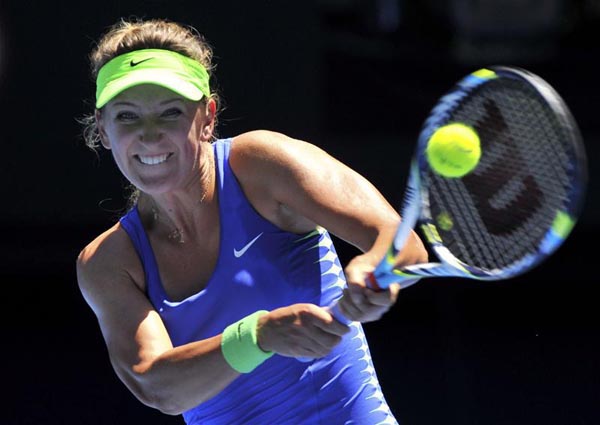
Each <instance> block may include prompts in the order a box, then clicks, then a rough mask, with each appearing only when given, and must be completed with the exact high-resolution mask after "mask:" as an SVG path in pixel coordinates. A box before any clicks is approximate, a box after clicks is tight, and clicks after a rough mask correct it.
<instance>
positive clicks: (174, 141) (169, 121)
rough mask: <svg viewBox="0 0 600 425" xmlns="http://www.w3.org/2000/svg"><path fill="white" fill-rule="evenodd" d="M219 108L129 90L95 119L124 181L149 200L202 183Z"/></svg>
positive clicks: (147, 88)
mask: <svg viewBox="0 0 600 425" xmlns="http://www.w3.org/2000/svg"><path fill="white" fill-rule="evenodd" d="M214 112H215V105H214V102H213V101H209V102H208V103H207V104H206V105H205V104H204V103H200V102H193V101H189V100H187V99H185V98H183V97H182V96H180V95H178V94H176V93H174V92H172V91H170V90H168V89H166V88H163V87H160V86H156V85H150V84H145V85H139V86H135V87H132V88H130V89H128V90H125V91H124V92H122V93H121V94H119V95H118V96H116V97H115V98H114V99H112V100H111V101H110V102H109V103H107V104H106V105H105V106H104V108H103V109H102V112H98V113H97V117H96V118H97V122H98V129H99V132H100V137H101V140H102V145H103V146H104V147H105V148H107V149H110V150H112V154H113V157H114V159H115V162H116V164H117V166H118V167H119V169H120V170H121V172H122V173H123V175H124V176H125V177H126V178H127V179H128V180H129V181H130V182H131V183H132V184H133V185H135V186H136V187H138V188H139V189H140V190H142V191H143V192H146V193H149V194H160V193H165V192H168V191H174V190H178V189H184V188H185V187H186V185H191V184H193V183H194V181H195V180H197V179H198V178H200V173H199V172H198V171H199V159H200V156H201V154H202V149H207V148H209V147H210V144H209V143H205V142H208V141H210V138H211V136H212V130H213V123H214Z"/></svg>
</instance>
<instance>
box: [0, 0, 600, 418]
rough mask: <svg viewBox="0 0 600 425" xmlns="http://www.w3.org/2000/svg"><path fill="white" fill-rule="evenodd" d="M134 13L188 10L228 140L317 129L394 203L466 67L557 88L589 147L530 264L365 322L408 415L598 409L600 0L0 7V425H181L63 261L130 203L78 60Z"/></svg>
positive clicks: (179, 15) (428, 295)
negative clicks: (571, 215) (135, 374)
mask: <svg viewBox="0 0 600 425" xmlns="http://www.w3.org/2000/svg"><path fill="white" fill-rule="evenodd" d="M131 16H136V17H145V18H150V17H163V18H169V19H172V20H176V21H180V22H184V23H189V24H192V25H194V26H195V27H196V28H198V29H199V30H200V32H202V33H203V34H204V35H205V36H206V37H207V39H208V40H209V41H210V42H211V44H212V45H213V47H214V50H215V60H216V62H217V64H218V66H217V72H216V75H217V79H216V81H215V82H214V83H215V84H216V86H217V87H218V89H219V91H220V93H221V96H222V97H223V99H224V101H225V109H224V111H223V113H222V115H221V124H220V127H219V132H220V134H221V136H224V137H225V136H231V135H235V134H238V133H240V132H242V131H246V130H250V129H256V128H268V129H272V130H278V131H281V132H284V133H287V134H289V135H291V136H294V137H298V138H301V139H305V140H309V141H312V142H314V143H316V144H318V145H320V146H322V147H324V148H325V149H327V150H328V151H330V152H331V153H332V154H334V155H335V156H337V157H338V158H339V159H341V160H342V161H344V162H346V163H347V164H349V165H350V166H352V167H353V168H355V169H357V170H358V171H359V172H361V173H363V174H364V175H366V176H367V177H368V178H369V179H371V180H372V181H373V182H374V183H375V184H376V185H377V186H378V187H379V188H380V189H381V191H382V192H383V193H384V194H385V195H386V196H387V197H388V198H389V199H390V201H391V202H393V203H394V204H399V202H400V199H401V195H402V193H401V189H402V188H403V187H404V179H405V177H406V170H407V165H408V159H409V156H410V154H411V152H412V147H413V144H414V141H415V140H416V136H417V134H418V131H419V129H420V126H421V124H422V120H423V119H424V118H425V117H426V116H427V114H428V112H429V109H430V108H431V107H432V106H433V104H434V102H435V101H436V100H437V98H438V97H439V96H440V95H441V94H442V93H444V92H445V91H446V90H447V89H448V88H449V87H450V86H451V85H452V84H453V83H454V82H455V81H456V80H458V79H459V78H461V77H462V76H463V75H464V74H465V73H467V72H470V71H473V70H475V69H477V68H479V67H482V66H487V65H493V64H507V65H517V66H522V67H525V68H528V69H530V70H531V71H534V72H536V73H538V74H539V75H540V76H542V77H543V78H545V79H546V80H547V81H549V82H550V83H551V84H552V85H553V86H554V87H555V88H556V89H557V90H558V91H559V93H561V94H562V96H563V97H564V99H565V100H566V101H567V103H568V105H569V106H570V107H571V109H572V112H573V113H574V115H575V117H576V118H577V120H578V122H579V124H580V127H581V131H582V133H583V136H584V139H585V143H586V146H587V150H588V156H589V163H590V186H589V189H588V195H587V200H586V205H585V210H584V213H583V216H582V218H581V220H580V222H579V223H578V225H577V226H576V227H575V230H574V232H573V234H572V237H571V238H570V239H569V240H567V242H566V243H565V245H564V246H563V247H562V248H561V249H560V250H559V251H558V252H557V254H556V255H555V256H554V257H553V258H552V259H551V260H549V261H547V262H546V263H544V264H542V266H540V267H539V268H537V269H535V270H534V271H532V272H530V273H528V274H527V275H525V276H523V277H519V278H515V279H512V280H509V281H505V282H501V283H500V282H495V283H476V282H473V281H463V280H459V279H434V280H430V281H422V282H421V283H419V285H417V286H414V287H412V288H411V289H408V290H406V292H405V293H403V294H402V296H401V298H400V300H399V302H398V304H397V305H396V306H395V307H394V309H393V310H392V311H391V312H390V313H388V314H387V315H386V316H385V317H384V318H383V319H382V320H381V321H380V322H377V323H374V324H369V325H367V326H366V330H367V334H368V337H369V338H370V341H371V352H372V355H373V357H374V361H375V363H376V366H377V370H378V375H379V378H380V381H381V384H382V387H383V391H384V393H385V394H386V397H387V400H388V402H389V404H390V406H391V408H392V410H393V412H394V413H395V415H396V416H397V418H398V420H399V421H400V422H401V423H403V424H411V425H421V424H425V425H428V424H442V423H443V424H451V425H453V424H457V425H458V424H461V425H462V424H487V425H509V424H510V425H519V424H554V425H559V424H561V425H562V424H565V425H567V424H569V425H570V424H581V425H584V424H585V425H592V424H598V423H600V366H599V365H598V362H599V354H600V343H599V342H598V341H599V337H600V332H599V331H600V324H599V323H600V321H599V320H598V308H597V301H596V300H597V297H598V295H599V294H600V291H598V289H597V288H596V278H595V276H593V273H592V271H593V270H594V267H593V265H594V263H593V261H594V260H595V259H596V257H597V255H596V246H595V245H592V244H593V242H594V241H595V239H596V237H597V236H598V235H599V233H598V230H599V229H598V226H599V223H600V222H599V220H598V213H599V212H598V210H599V205H598V183H597V174H598V171H597V167H598V164H599V163H598V155H599V152H598V146H597V145H598V136H599V133H600V120H598V118H597V108H598V104H599V100H600V85H599V83H598V67H597V65H598V61H597V58H598V57H599V56H598V55H599V54H600V47H599V41H600V37H599V36H600V1H597V0H595V1H594V0H587V1H584V0H581V1H558V0H554V1H553V0H545V1H535V0H512V1H510V0H495V1H492V0H488V1H484V0H479V1H474V0H472V1H467V0H462V1H461V0H453V1H445V2H438V1H401V0H376V1H375V0H372V1H367V0H364V1H361V0H312V1H302V2H286V1H283V0H281V1H274V0H273V1H266V0H256V1H245V2H244V1H210V2H209V1H202V0H196V1H177V0H172V1H158V0H146V1H143V2H142V1H127V0H122V1H116V0H107V1H103V2H89V3H88V2H75V1H69V2H60V1H56V2H43V1H41V0H38V1H24V0H23V1H18V0H4V1H2V2H0V105H1V108H2V109H1V114H0V119H1V124H2V125H1V126H0V143H1V144H0V146H1V149H2V154H3V158H2V161H1V162H0V177H1V180H0V181H2V182H3V183H4V184H3V185H2V189H1V193H2V197H1V202H2V207H1V208H0V230H1V232H2V233H1V235H2V237H1V238H0V255H1V257H0V282H1V283H2V295H1V298H0V300H1V301H2V309H1V311H2V318H1V319H2V320H1V322H0V323H1V326H2V328H1V334H0V335H1V336H2V349H1V350H2V351H1V352H2V362H1V365H2V371H1V372H2V373H1V375H0V376H1V377H2V381H1V382H2V384H3V385H2V387H3V394H4V397H3V401H2V405H3V408H2V409H0V424H180V423H182V420H181V418H180V417H169V416H165V415H162V414H160V413H159V412H157V411H153V410H152V409H150V408H147V407H145V406H143V405H141V404H140V403H139V402H138V401H136V400H135V399H134V398H133V396H132V395H130V394H129V393H128V392H127V390H126V389H125V387H124V386H123V385H122V384H121V383H120V382H119V381H118V379H117V378H116V375H115V374H114V373H113V371H112V369H111V368H110V365H109V361H108V357H107V353H106V349H105V347H104V345H103V342H102V338H101V335H100V332H99V329H98V327H97V324H96V321H95V318H94V317H93V315H92V313H91V311H90V310H89V309H88V307H87V306H86V305H85V304H84V302H83V299H82V298H81V296H80V294H79V291H78V289H77V284H76V280H75V274H74V264H75V258H76V256H77V254H78V252H79V250H80V249H81V248H82V247H83V246H84V245H85V244H86V243H87V242H89V241H90V240H91V239H92V238H94V237H95V236H96V235H97V234H98V233H99V232H100V231H102V230H104V229H105V228H107V227H108V226H110V225H111V224H112V223H113V222H114V220H115V219H116V217H117V216H118V214H119V212H120V211H121V209H122V208H123V207H124V192H123V187H124V181H123V180H122V179H121V177H120V175H119V174H118V172H117V170H116V167H115V166H114V165H113V162H112V159H111V157H110V156H109V155H107V154H106V153H104V152H101V153H100V154H99V155H95V154H93V153H92V152H91V151H89V150H88V149H87V148H85V147H84V145H83V141H82V139H81V137H80V133H81V127H80V125H79V124H78V122H77V120H78V119H79V118H81V117H82V116H83V115H85V114H87V113H89V112H91V108H90V105H91V100H92V98H93V91H94V85H93V82H92V81H91V80H90V78H89V77H88V72H87V71H88V63H87V57H86V55H87V54H88V52H89V50H90V49H91V47H92V46H93V42H94V40H96V39H97V38H98V37H99V35H100V34H101V33H102V32H104V30H105V29H106V28H107V27H108V26H109V25H110V24H112V23H114V22H115V21H116V20H118V19H119V18H120V17H131ZM338 249H339V252H340V255H341V256H342V259H343V260H344V261H346V260H347V259H348V258H349V257H350V256H351V255H352V254H353V253H354V251H353V250H352V249H351V248H350V247H347V246H344V245H343V244H342V243H341V242H340V245H339V248H338ZM590 265H591V266H590Z"/></svg>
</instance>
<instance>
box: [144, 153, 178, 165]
mask: <svg viewBox="0 0 600 425" xmlns="http://www.w3.org/2000/svg"><path fill="white" fill-rule="evenodd" d="M171 155H173V154H172V153H164V154H160V155H135V158H136V159H137V160H138V161H140V162H141V163H142V164H145V165H158V164H162V163H163V162H165V161H166V160H167V159H169V158H170V157H171Z"/></svg>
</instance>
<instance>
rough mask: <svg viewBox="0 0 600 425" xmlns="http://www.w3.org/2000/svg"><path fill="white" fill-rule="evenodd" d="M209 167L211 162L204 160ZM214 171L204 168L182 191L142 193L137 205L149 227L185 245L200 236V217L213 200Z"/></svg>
mask: <svg viewBox="0 0 600 425" xmlns="http://www.w3.org/2000/svg"><path fill="white" fill-rule="evenodd" d="M207 162H208V163H211V164H212V162H213V161H212V159H211V160H209V161H207ZM214 178H215V171H214V168H213V167H212V166H210V165H209V166H205V167H203V168H202V169H201V172H200V173H199V178H197V179H194V181H193V183H191V184H189V185H188V187H187V188H186V189H185V190H181V191H174V192H168V193H162V194H157V195H149V194H142V195H141V196H140V200H139V202H138V205H140V206H141V207H142V209H143V211H145V212H146V216H149V219H150V220H151V226H152V227H154V228H155V229H157V230H158V232H159V234H162V235H163V236H164V237H166V238H167V239H169V240H171V241H174V242H177V243H186V242H188V241H190V240H191V239H193V238H194V237H195V236H196V235H197V234H199V231H198V229H199V228H200V227H202V225H201V224H202V218H203V217H206V216H207V214H206V211H207V209H208V207H209V206H210V205H212V204H213V202H214V199H215V196H214V194H215V184H214Z"/></svg>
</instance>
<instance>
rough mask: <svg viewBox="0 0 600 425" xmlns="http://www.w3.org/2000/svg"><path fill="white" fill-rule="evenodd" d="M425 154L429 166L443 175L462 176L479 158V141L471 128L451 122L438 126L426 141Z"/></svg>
mask: <svg viewBox="0 0 600 425" xmlns="http://www.w3.org/2000/svg"><path fill="white" fill-rule="evenodd" d="M425 155H426V156H427V161H429V165H430V166H431V168H432V169H433V170H434V171H435V172H436V173H438V174H439V175H441V176H443V177H452V178H457V177H462V176H464V175H466V174H468V173H470V172H471V171H473V170H474V169H475V167H476V166H477V164H478V163H479V158H481V142H480V141H479V136H478V135H477V133H476V132H475V130H473V128H471V127H469V126H468V125H465V124H462V123H458V122H457V123H452V124H447V125H444V126H442V127H440V128H438V129H437V130H436V131H435V132H434V133H433V134H432V135H431V138H430V139H429V141H428V142H427V147H426V149H425Z"/></svg>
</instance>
